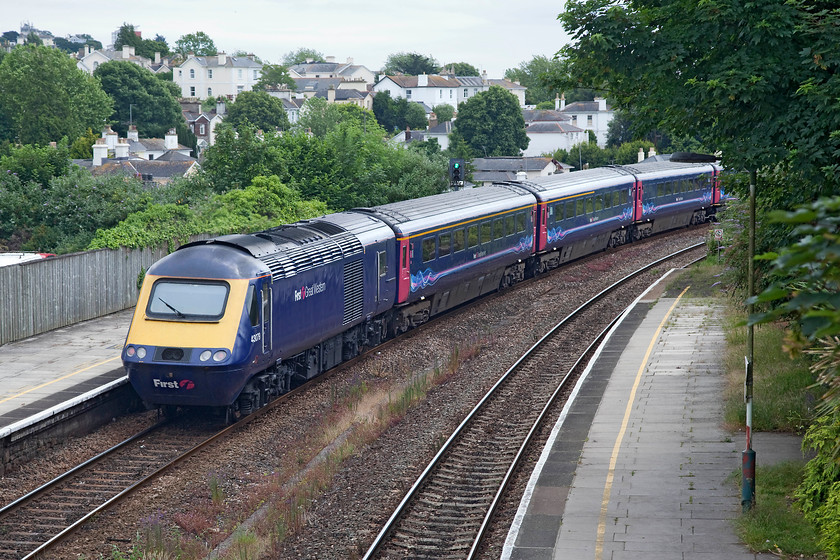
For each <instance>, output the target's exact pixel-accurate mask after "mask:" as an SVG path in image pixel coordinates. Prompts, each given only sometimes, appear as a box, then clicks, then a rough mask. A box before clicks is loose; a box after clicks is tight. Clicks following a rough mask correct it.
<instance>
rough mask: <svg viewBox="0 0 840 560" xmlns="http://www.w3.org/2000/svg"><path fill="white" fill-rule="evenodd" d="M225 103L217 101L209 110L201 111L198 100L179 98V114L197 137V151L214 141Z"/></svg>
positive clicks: (224, 110)
mask: <svg viewBox="0 0 840 560" xmlns="http://www.w3.org/2000/svg"><path fill="white" fill-rule="evenodd" d="M225 112H226V109H225V103H223V102H218V103H216V107H215V108H213V109H211V110H210V111H202V110H201V103H199V102H198V101H191V100H184V99H182V100H181V114H183V115H184V120H185V121H187V126H189V127H190V130H191V131H192V133H193V134H195V137H196V139H197V147H198V150H199V152H201V151H203V150H204V149H205V148H207V147H209V146H212V145H213V144H215V143H216V127H217V126H218V125H219V123H221V122H222V121H223V120H224V116H225Z"/></svg>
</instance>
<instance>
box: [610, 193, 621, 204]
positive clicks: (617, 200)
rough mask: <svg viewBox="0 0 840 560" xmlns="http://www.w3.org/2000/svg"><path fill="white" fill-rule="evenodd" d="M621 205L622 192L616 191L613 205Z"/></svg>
mask: <svg viewBox="0 0 840 560" xmlns="http://www.w3.org/2000/svg"><path fill="white" fill-rule="evenodd" d="M620 204H621V191H614V192H613V193H612V205H613V206H618V205H620Z"/></svg>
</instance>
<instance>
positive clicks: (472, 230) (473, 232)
mask: <svg viewBox="0 0 840 560" xmlns="http://www.w3.org/2000/svg"><path fill="white" fill-rule="evenodd" d="M476 246H478V226H470V227H468V228H467V247H476Z"/></svg>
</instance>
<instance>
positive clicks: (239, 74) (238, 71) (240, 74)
mask: <svg viewBox="0 0 840 560" xmlns="http://www.w3.org/2000/svg"><path fill="white" fill-rule="evenodd" d="M236 72H237V75H238V76H239V77H240V78H242V70H237V71H236Z"/></svg>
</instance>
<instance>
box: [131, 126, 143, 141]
mask: <svg viewBox="0 0 840 560" xmlns="http://www.w3.org/2000/svg"><path fill="white" fill-rule="evenodd" d="M128 139H129V140H134V141H135V142H139V141H140V134H139V133H138V132H137V125H135V124H132V125H131V126H129V127H128Z"/></svg>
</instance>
